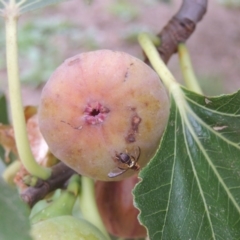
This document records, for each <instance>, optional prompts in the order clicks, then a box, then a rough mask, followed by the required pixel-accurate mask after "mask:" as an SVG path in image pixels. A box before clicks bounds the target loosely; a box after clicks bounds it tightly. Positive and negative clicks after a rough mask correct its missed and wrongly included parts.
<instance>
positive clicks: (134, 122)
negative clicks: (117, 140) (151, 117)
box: [125, 109, 142, 143]
mask: <svg viewBox="0 0 240 240" xmlns="http://www.w3.org/2000/svg"><path fill="white" fill-rule="evenodd" d="M134 110H135V109H134ZM141 121H142V119H141V118H140V117H139V116H138V115H137V114H135V115H134V116H133V117H132V119H131V128H130V130H129V131H128V135H127V137H126V138H125V139H126V141H127V142H128V143H132V142H135V141H136V137H135V136H136V133H137V132H138V127H139V124H140V123H141Z"/></svg>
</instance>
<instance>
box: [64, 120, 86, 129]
mask: <svg viewBox="0 0 240 240" xmlns="http://www.w3.org/2000/svg"><path fill="white" fill-rule="evenodd" d="M61 122H62V123H66V124H67V125H69V126H70V127H72V128H73V129H76V130H81V129H82V128H83V126H78V127H74V126H73V125H72V124H71V123H68V122H65V121H63V120H61Z"/></svg>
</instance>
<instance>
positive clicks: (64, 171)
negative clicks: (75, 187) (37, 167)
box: [21, 162, 75, 207]
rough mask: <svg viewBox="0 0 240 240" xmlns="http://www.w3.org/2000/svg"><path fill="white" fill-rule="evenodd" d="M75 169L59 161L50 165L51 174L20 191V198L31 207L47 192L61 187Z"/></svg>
mask: <svg viewBox="0 0 240 240" xmlns="http://www.w3.org/2000/svg"><path fill="white" fill-rule="evenodd" d="M73 174H75V171H74V170H72V169H71V168H69V167H67V166H66V165H65V164H64V163H62V162H60V163H58V164H56V165H55V166H53V167H52V175H51V177H50V178H49V179H48V180H46V181H43V180H40V179H39V180H38V182H37V185H36V186H35V187H28V188H27V189H26V190H24V191H23V192H22V193H21V198H22V199H23V200H24V201H25V202H26V203H27V204H28V205H29V206H30V207H32V206H33V205H34V204H35V203H36V202H38V201H39V200H41V199H43V198H44V197H45V196H46V195H47V194H48V193H49V192H51V191H53V190H55V189H57V188H62V187H63V185H64V183H65V182H66V181H67V180H68V179H69V178H70V177H71V176H72V175H73Z"/></svg>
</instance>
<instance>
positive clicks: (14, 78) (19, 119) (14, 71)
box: [5, 0, 51, 179]
mask: <svg viewBox="0 0 240 240" xmlns="http://www.w3.org/2000/svg"><path fill="white" fill-rule="evenodd" d="M18 17H19V12H18V8H17V7H16V3H15V1H14V0H12V1H10V3H9V5H8V6H7V7H6V9H5V23H6V55H7V56H6V58H7V72H8V85H9V98H10V107H11V114H12V123H13V128H14V134H15V140H16V145H17V150H18V154H19V156H20V159H21V161H22V163H23V165H24V167H25V168H26V169H27V171H28V172H29V173H30V174H32V175H34V176H36V177H39V178H42V179H47V178H48V177H49V176H50V175H51V170H50V169H47V168H44V167H41V166H40V165H38V164H37V162H36V161H35V160H34V157H33V154H32V152H31V149H30V145H29V140H28V136H27V130H26V123H25V118H24V111H23V104H22V98H21V90H20V89H21V88H20V81H19V67H18V45H17V21H18Z"/></svg>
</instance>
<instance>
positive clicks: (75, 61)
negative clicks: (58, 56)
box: [68, 58, 80, 66]
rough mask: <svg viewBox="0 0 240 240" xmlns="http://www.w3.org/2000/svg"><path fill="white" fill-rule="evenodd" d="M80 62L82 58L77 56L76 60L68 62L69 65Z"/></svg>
mask: <svg viewBox="0 0 240 240" xmlns="http://www.w3.org/2000/svg"><path fill="white" fill-rule="evenodd" d="M79 62H80V58H75V59H74V60H72V61H70V62H68V66H72V65H74V64H76V63H79Z"/></svg>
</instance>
